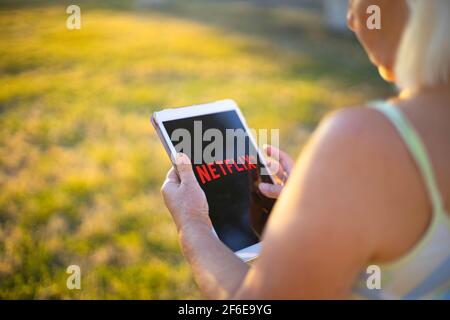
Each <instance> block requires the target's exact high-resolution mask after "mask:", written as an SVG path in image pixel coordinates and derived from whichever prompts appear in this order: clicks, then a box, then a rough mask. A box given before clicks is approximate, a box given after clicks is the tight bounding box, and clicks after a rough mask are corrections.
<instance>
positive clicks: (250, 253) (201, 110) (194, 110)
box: [151, 99, 275, 262]
mask: <svg viewBox="0 0 450 320" xmlns="http://www.w3.org/2000/svg"><path fill="white" fill-rule="evenodd" d="M224 111H235V112H236V114H237V115H238V117H239V120H240V121H241V122H242V125H243V127H244V130H245V131H246V132H247V134H248V137H249V139H250V142H251V143H252V144H253V146H254V147H255V149H256V151H257V153H258V156H259V159H260V160H261V163H262V164H263V165H264V166H265V167H266V168H267V162H266V160H265V158H264V156H263V155H262V154H261V152H260V151H259V148H258V145H257V144H256V141H255V139H254V137H253V136H252V134H251V131H250V130H249V128H248V126H247V122H246V121H245V118H244V116H243V115H242V112H241V110H240V109H239V107H238V105H237V104H236V102H234V101H233V100H231V99H226V100H220V101H216V102H211V103H206V104H200V105H193V106H189V107H181V108H175V109H164V110H162V111H157V112H154V113H153V115H152V119H151V120H152V124H153V126H154V127H155V129H156V131H157V132H158V135H159V137H160V139H161V140H162V142H163V144H164V147H165V148H166V151H167V153H168V154H169V156H170V159H171V160H172V159H175V155H176V150H175V147H174V146H173V144H172V141H171V140H170V138H169V135H168V133H167V131H166V128H165V127H164V125H163V122H164V121H171V120H178V119H183V118H190V117H195V116H202V115H208V114H213V113H219V112H224ZM270 179H271V180H272V182H273V183H275V182H274V179H273V177H272V176H270ZM213 233H214V234H215V235H216V236H217V234H216V232H215V230H214V229H213ZM260 251H261V242H258V243H256V244H254V245H251V246H249V247H247V248H244V249H241V250H239V251H236V252H235V254H236V255H237V256H238V257H239V258H240V259H242V260H243V261H245V262H247V261H251V260H253V259H255V258H256V257H257V256H258V255H259V253H260Z"/></svg>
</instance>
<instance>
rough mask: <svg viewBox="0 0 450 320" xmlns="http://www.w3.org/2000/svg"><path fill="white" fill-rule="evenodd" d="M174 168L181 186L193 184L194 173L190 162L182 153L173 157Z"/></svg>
mask: <svg viewBox="0 0 450 320" xmlns="http://www.w3.org/2000/svg"><path fill="white" fill-rule="evenodd" d="M175 166H176V169H177V172H178V176H179V177H180V181H181V183H183V184H190V183H193V182H195V181H196V180H195V175H194V171H193V170H192V164H191V160H190V159H189V157H188V156H187V155H185V154H184V153H177V155H176V156H175Z"/></svg>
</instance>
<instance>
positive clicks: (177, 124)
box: [152, 100, 275, 261]
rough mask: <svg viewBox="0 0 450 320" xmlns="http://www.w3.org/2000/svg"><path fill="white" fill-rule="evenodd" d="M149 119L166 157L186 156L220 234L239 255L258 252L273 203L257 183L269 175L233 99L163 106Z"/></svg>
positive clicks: (251, 255)
mask: <svg viewBox="0 0 450 320" xmlns="http://www.w3.org/2000/svg"><path fill="white" fill-rule="evenodd" d="M152 124H153V126H154V127H155V129H156V131H157V133H158V135H159V137H160V139H161V141H162V143H163V145H164V147H165V148H166V151H167V153H168V154H169V156H171V159H174V156H175V154H176V153H177V152H183V153H185V154H187V155H188V156H189V157H190V159H191V161H192V165H193V170H194V173H195V176H196V178H197V181H198V183H199V184H200V186H201V188H202V189H203V191H204V192H205V195H206V198H207V200H208V205H209V212H210V217H211V222H212V224H213V228H214V232H215V233H216V235H217V236H218V237H219V239H220V240H221V241H222V242H223V243H224V244H225V245H226V246H228V247H229V248H230V249H231V250H232V251H233V252H235V253H236V255H237V256H239V257H240V258H241V259H242V260H244V261H249V260H252V259H254V258H255V257H257V256H258V254H259V251H260V245H261V244H260V236H261V233H262V231H263V229H264V226H265V223H266V221H267V218H268V216H269V214H270V211H271V210H272V207H273V205H274V203H275V200H273V199H269V198H267V197H265V196H264V195H263V194H262V193H261V192H260V191H259V188H258V185H259V183H260V182H269V183H274V180H273V178H272V176H270V175H269V174H268V171H267V167H266V162H265V160H264V157H263V156H262V154H260V152H259V150H258V147H257V145H256V143H255V140H254V138H253V137H252V135H251V133H250V131H249V129H248V127H247V124H246V122H245V120H244V117H243V116H242V113H241V111H240V110H239V108H238V106H237V105H236V103H235V102H234V101H232V100H222V101H217V102H213V103H208V104H203V105H195V106H190V107H183V108H176V109H166V110H162V111H159V112H155V113H154V114H153V116H152Z"/></svg>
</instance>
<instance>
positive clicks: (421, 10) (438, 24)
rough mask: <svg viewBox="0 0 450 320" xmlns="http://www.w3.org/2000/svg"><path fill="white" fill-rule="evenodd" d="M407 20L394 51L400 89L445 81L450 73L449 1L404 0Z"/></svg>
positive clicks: (396, 76) (413, 88)
mask: <svg viewBox="0 0 450 320" xmlns="http://www.w3.org/2000/svg"><path fill="white" fill-rule="evenodd" d="M407 3H408V7H409V9H410V12H409V20H408V23H407V25H406V27H405V30H404V31H403V36H402V40H401V42H400V46H399V48H398V52H397V58H396V63H395V71H394V72H395V78H396V82H397V85H398V86H399V87H400V88H401V89H408V90H415V89H417V88H419V87H430V86H434V85H438V84H442V83H446V82H447V81H448V80H449V79H448V78H449V73H450V1H449V0H407Z"/></svg>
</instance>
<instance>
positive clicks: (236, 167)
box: [195, 155, 258, 184]
mask: <svg viewBox="0 0 450 320" xmlns="http://www.w3.org/2000/svg"><path fill="white" fill-rule="evenodd" d="M257 168H258V166H257V165H256V160H255V159H254V158H253V157H251V159H250V157H249V156H248V155H245V156H242V157H238V159H237V161H234V160H233V159H225V160H223V161H222V162H219V161H215V162H212V163H207V164H201V165H195V171H196V172H197V175H198V177H199V178H200V182H201V183H202V184H206V183H207V182H210V181H213V180H217V179H219V178H220V177H223V176H227V175H231V174H233V173H238V172H243V171H250V170H254V169H257Z"/></svg>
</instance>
